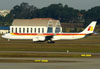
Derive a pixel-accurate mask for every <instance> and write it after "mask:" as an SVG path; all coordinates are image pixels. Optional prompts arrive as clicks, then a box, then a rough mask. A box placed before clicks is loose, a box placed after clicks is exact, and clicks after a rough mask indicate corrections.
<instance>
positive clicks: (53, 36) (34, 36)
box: [2, 21, 97, 43]
mask: <svg viewBox="0 0 100 69" xmlns="http://www.w3.org/2000/svg"><path fill="white" fill-rule="evenodd" d="M96 23H97V21H92V22H91V23H90V24H89V25H88V26H87V27H86V28H85V30H83V31H82V32H79V33H7V34H4V35H2V37H3V38H6V39H8V41H9V40H10V39H31V40H33V42H39V41H41V42H45V41H47V42H48V43H55V42H54V41H56V40H75V39H81V38H84V37H87V36H89V35H91V34H93V32H94V29H95V25H96Z"/></svg>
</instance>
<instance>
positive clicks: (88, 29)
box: [81, 21, 97, 34]
mask: <svg viewBox="0 0 100 69" xmlns="http://www.w3.org/2000/svg"><path fill="white" fill-rule="evenodd" d="M96 23H97V21H92V22H91V23H90V24H89V25H88V26H87V27H86V29H85V30H83V31H82V32H81V33H86V34H91V33H93V31H94V29H95V25H96Z"/></svg>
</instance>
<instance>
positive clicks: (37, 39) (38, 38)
mask: <svg viewBox="0 0 100 69" xmlns="http://www.w3.org/2000/svg"><path fill="white" fill-rule="evenodd" d="M37 41H45V37H35V38H33V42H37Z"/></svg>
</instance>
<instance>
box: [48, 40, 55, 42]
mask: <svg viewBox="0 0 100 69" xmlns="http://www.w3.org/2000/svg"><path fill="white" fill-rule="evenodd" d="M47 43H55V41H52V40H48V42H47Z"/></svg>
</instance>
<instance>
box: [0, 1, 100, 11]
mask: <svg viewBox="0 0 100 69" xmlns="http://www.w3.org/2000/svg"><path fill="white" fill-rule="evenodd" d="M22 2H26V3H29V4H30V5H34V6H36V7H37V8H42V7H47V6H49V5H50V4H58V3H62V4H63V5H65V4H67V5H68V6H69V7H73V8H75V9H80V10H81V9H85V10H88V9H91V8H92V7H95V6H100V0H0V9H8V10H10V9H12V8H13V7H14V6H15V5H20V4H21V3H22Z"/></svg>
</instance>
